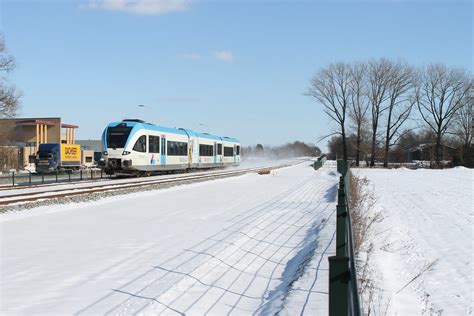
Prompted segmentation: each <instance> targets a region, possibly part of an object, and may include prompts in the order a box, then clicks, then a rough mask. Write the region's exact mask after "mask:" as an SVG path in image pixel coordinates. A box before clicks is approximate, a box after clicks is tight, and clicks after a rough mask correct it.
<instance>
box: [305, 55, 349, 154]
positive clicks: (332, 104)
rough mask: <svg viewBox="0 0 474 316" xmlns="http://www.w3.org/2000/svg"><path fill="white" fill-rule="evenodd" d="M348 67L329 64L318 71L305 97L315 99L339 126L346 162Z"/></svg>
mask: <svg viewBox="0 0 474 316" xmlns="http://www.w3.org/2000/svg"><path fill="white" fill-rule="evenodd" d="M349 81H350V66H349V65H348V64H346V63H343V62H338V63H334V64H330V65H329V66H328V67H327V68H322V69H320V70H319V71H318V72H317V73H316V75H315V76H314V78H313V79H312V80H311V86H310V87H309V89H308V92H307V93H306V95H308V96H311V97H313V98H315V99H316V101H318V102H319V103H321V104H322V105H323V106H324V112H325V113H326V114H327V115H328V116H329V117H330V118H331V119H332V120H333V121H334V122H336V124H337V125H339V129H340V131H339V132H337V134H340V135H341V137H342V152H343V159H345V160H347V144H346V126H345V124H346V118H347V113H348V108H349V104H350V100H351V95H350V88H349Z"/></svg>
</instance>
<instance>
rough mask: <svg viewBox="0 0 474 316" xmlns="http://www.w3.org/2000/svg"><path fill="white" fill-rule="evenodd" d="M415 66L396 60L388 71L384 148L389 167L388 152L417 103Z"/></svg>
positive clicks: (386, 162) (385, 164)
mask: <svg viewBox="0 0 474 316" xmlns="http://www.w3.org/2000/svg"><path fill="white" fill-rule="evenodd" d="M413 75H414V73H413V68H412V67H410V66H408V65H407V64H404V63H401V62H396V63H392V65H391V67H390V72H389V73H388V77H389V81H388V85H387V95H388V105H387V108H386V109H385V110H386V111H387V121H386V124H387V126H386V133H385V149H384V162H383V166H384V168H387V167H388V152H389V150H390V147H391V146H392V145H394V142H396V141H398V138H399V137H398V138H397V139H396V140H395V141H394V142H392V141H393V138H394V136H395V135H398V136H400V134H399V130H400V127H401V126H402V125H403V124H404V123H405V122H406V120H407V119H408V118H409V116H410V112H411V110H412V108H413V105H414V103H415V101H414V100H415V98H414V94H413V92H414V91H413V87H414V77H413Z"/></svg>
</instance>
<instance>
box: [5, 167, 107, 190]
mask: <svg viewBox="0 0 474 316" xmlns="http://www.w3.org/2000/svg"><path fill="white" fill-rule="evenodd" d="M105 178H109V176H107V175H106V174H104V173H103V171H102V169H85V170H82V169H81V170H78V171H74V172H57V171H56V172H53V173H33V172H27V173H25V172H22V173H18V172H10V173H7V174H2V175H0V188H1V187H9V186H10V187H11V186H24V185H26V186H29V185H37V184H47V183H60V182H71V181H81V180H97V179H105Z"/></svg>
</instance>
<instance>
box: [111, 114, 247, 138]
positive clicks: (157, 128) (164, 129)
mask: <svg viewBox="0 0 474 316" xmlns="http://www.w3.org/2000/svg"><path fill="white" fill-rule="evenodd" d="M123 123H125V124H127V126H129V127H135V126H141V127H142V128H144V129H148V130H152V131H158V132H164V133H172V134H179V135H189V136H194V137H200V138H206V139H212V140H222V141H227V142H234V143H239V140H238V139H237V138H231V137H225V136H224V137H220V136H216V135H211V134H208V133H199V132H195V131H193V130H191V129H186V128H171V127H164V126H159V125H155V124H151V123H146V122H144V121H141V120H132V119H127V120H123V121H121V122H112V123H110V124H109V125H108V127H112V126H117V125H118V124H123Z"/></svg>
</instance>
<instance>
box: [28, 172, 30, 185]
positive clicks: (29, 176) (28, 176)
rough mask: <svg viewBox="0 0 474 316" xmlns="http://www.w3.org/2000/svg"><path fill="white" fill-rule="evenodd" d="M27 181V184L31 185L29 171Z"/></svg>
mask: <svg viewBox="0 0 474 316" xmlns="http://www.w3.org/2000/svg"><path fill="white" fill-rule="evenodd" d="M28 183H29V185H31V172H30V173H28Z"/></svg>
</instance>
